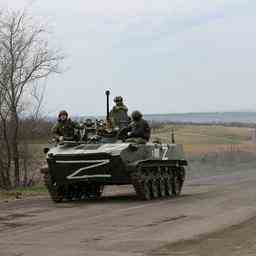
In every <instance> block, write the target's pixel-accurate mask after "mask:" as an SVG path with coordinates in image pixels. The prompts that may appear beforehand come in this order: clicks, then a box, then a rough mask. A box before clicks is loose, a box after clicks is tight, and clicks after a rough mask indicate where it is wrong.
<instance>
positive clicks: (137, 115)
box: [132, 110, 142, 121]
mask: <svg viewBox="0 0 256 256" xmlns="http://www.w3.org/2000/svg"><path fill="white" fill-rule="evenodd" d="M141 118H142V114H141V112H140V111H138V110H135V111H133V112H132V119H133V120H135V121H137V120H140V119H141Z"/></svg>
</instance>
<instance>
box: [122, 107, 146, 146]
mask: <svg viewBox="0 0 256 256" xmlns="http://www.w3.org/2000/svg"><path fill="white" fill-rule="evenodd" d="M132 117H133V122H132V123H131V124H130V125H129V127H128V131H129V133H128V139H127V140H126V141H127V142H135V143H146V142H147V141H149V139H150V134H151V130H150V127H149V124H148V122H147V121H146V120H144V119H143V118H142V114H141V113H140V112H139V111H134V112H133V113H132Z"/></svg>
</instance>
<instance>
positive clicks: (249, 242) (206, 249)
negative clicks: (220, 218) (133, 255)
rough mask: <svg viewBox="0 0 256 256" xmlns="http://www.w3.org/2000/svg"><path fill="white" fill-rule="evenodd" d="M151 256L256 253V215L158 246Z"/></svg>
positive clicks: (233, 255)
mask: <svg viewBox="0 0 256 256" xmlns="http://www.w3.org/2000/svg"><path fill="white" fill-rule="evenodd" d="M149 255H151V256H163V255H170V256H178V255H179V256H188V255H189V256H206V255H207V256H241V255H243V256H252V255H256V217H254V218H252V219H250V220H248V221H245V222H243V223H241V224H238V225H233V226H231V227H229V228H226V229H224V230H221V231H218V232H214V233H212V234H208V235H201V236H198V237H197V238H194V239H193V240H187V241H179V242H177V243H174V244H170V245H166V246H163V247H162V248H157V249H156V250H153V251H152V252H151V253H149Z"/></svg>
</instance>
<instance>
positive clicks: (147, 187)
mask: <svg viewBox="0 0 256 256" xmlns="http://www.w3.org/2000/svg"><path fill="white" fill-rule="evenodd" d="M142 187H143V197H144V198H143V199H145V200H151V198H152V197H151V184H150V182H149V181H144V182H143V184H142Z"/></svg>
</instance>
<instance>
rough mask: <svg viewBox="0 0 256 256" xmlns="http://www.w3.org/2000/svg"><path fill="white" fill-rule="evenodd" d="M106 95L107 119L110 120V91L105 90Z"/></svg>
mask: <svg viewBox="0 0 256 256" xmlns="http://www.w3.org/2000/svg"><path fill="white" fill-rule="evenodd" d="M105 94H106V96H107V121H109V120H110V115H109V95H110V91H109V90H107V91H106V92H105Z"/></svg>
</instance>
